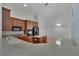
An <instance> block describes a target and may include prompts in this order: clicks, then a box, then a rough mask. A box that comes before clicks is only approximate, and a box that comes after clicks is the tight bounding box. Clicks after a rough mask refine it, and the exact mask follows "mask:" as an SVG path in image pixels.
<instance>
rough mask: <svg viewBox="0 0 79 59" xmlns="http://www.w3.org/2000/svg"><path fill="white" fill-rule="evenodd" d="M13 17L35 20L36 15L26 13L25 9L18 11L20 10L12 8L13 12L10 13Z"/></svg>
mask: <svg viewBox="0 0 79 59" xmlns="http://www.w3.org/2000/svg"><path fill="white" fill-rule="evenodd" d="M10 16H11V17H16V18H20V19H23V20H26V19H27V20H34V17H33V16H32V15H30V14H28V13H26V12H25V13H24V12H23V11H18V10H14V9H11V13H10Z"/></svg>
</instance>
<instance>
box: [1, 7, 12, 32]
mask: <svg viewBox="0 0 79 59" xmlns="http://www.w3.org/2000/svg"><path fill="white" fill-rule="evenodd" d="M11 23H12V22H11V20H10V10H9V9H6V8H3V7H2V30H3V31H10V29H11Z"/></svg>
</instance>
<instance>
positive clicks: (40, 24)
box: [38, 16, 46, 35]
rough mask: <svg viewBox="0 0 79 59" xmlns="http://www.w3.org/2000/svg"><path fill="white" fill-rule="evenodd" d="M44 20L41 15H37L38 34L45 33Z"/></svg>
mask: <svg viewBox="0 0 79 59" xmlns="http://www.w3.org/2000/svg"><path fill="white" fill-rule="evenodd" d="M45 21H46V20H45V19H44V18H43V17H42V16H39V17H38V22H39V34H40V35H46V29H45V26H46V22H45Z"/></svg>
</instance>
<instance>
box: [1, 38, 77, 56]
mask: <svg viewBox="0 0 79 59" xmlns="http://www.w3.org/2000/svg"><path fill="white" fill-rule="evenodd" d="M11 42H12V43H11ZM13 42H14V43H13ZM1 55H2V56H79V46H77V45H74V43H73V42H72V40H68V39H67V40H62V41H61V46H60V47H59V46H57V45H56V40H53V39H49V40H48V43H47V44H32V43H28V42H25V41H22V40H19V39H14V40H5V39H3V40H2V53H1Z"/></svg>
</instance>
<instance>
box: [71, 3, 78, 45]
mask: <svg viewBox="0 0 79 59" xmlns="http://www.w3.org/2000/svg"><path fill="white" fill-rule="evenodd" d="M71 28H72V38H73V39H74V40H75V41H76V43H77V44H79V4H73V18H72V27H71Z"/></svg>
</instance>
